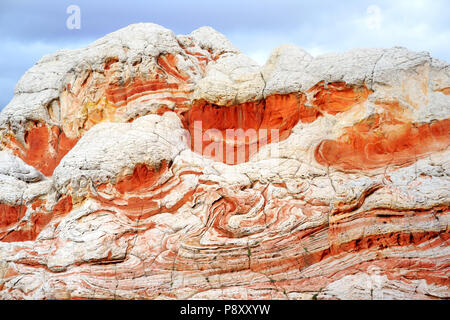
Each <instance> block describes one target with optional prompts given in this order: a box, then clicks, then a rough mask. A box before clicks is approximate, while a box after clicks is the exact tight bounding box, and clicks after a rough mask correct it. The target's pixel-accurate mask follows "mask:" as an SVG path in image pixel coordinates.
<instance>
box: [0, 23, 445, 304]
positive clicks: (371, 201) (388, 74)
mask: <svg viewBox="0 0 450 320" xmlns="http://www.w3.org/2000/svg"><path fill="white" fill-rule="evenodd" d="M449 90H450V65H449V64H448V63H447V62H444V61H440V60H437V59H434V58H432V57H430V56H429V54H428V53H426V52H411V51H408V50H407V49H405V48H401V47H395V48H392V49H358V50H351V51H348V52H345V53H339V54H326V55H321V56H318V57H315V58H314V57H312V56H311V55H309V54H308V53H307V52H305V51H304V50H302V49H300V48H298V47H296V46H293V45H283V46H281V47H279V48H277V49H275V50H274V51H273V53H272V55H271V56H270V58H269V59H268V61H267V63H266V64H265V65H264V66H262V67H260V66H258V65H257V64H256V63H255V62H254V61H252V60H251V59H250V58H249V57H247V56H245V55H244V54H243V53H241V52H240V51H239V50H238V49H237V48H236V47H234V46H233V45H232V44H231V43H230V42H229V41H228V40H227V39H226V38H225V37H224V36H223V35H222V34H220V33H218V32H216V31H215V30H213V29H211V28H209V27H203V28H200V29H198V30H195V31H194V32H192V33H191V34H189V35H178V36H177V35H175V34H174V33H173V32H171V31H170V30H167V29H165V28H163V27H161V26H158V25H154V24H148V23H145V24H137V25H131V26H129V27H127V28H124V29H121V30H119V31H117V32H114V33H112V34H109V35H107V36H105V37H104V38H102V39H100V40H98V41H96V42H94V43H93V44H91V45H90V46H88V47H87V48H85V49H80V50H71V51H69V50H63V51H58V52H56V53H54V54H51V55H49V56H45V57H44V58H42V59H41V60H40V61H39V62H38V63H37V64H36V65H35V66H34V67H32V68H31V69H30V70H29V71H28V72H27V73H26V74H25V75H24V76H23V77H22V79H21V80H20V81H19V83H18V84H17V86H16V89H15V96H14V98H13V99H12V101H11V102H10V103H9V104H8V105H7V106H6V107H5V109H4V110H3V111H2V113H1V114H0V143H1V144H0V148H1V151H0V298H2V299H448V298H449V297H450V290H449V287H450V281H449V274H450V249H449V248H450V246H449V241H450V236H449V235H450V233H449V217H450V215H449V202H450V179H449V176H450V153H449V152H450V151H449V145H450V118H449V116H450V96H449V93H450V91H449ZM196 123H200V124H201V126H200V127H196ZM230 129H241V130H242V131H244V132H248V131H251V130H253V131H252V132H254V133H255V134H253V135H248V136H244V137H241V136H232V137H231V138H230V137H229V136H227V130H230ZM196 136H198V137H200V142H198V140H196V139H195V137H196ZM189 139H190V140H189ZM239 154H241V155H242V157H239V156H238V155H239Z"/></svg>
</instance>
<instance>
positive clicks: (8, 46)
mask: <svg viewBox="0 0 450 320" xmlns="http://www.w3.org/2000/svg"><path fill="white" fill-rule="evenodd" d="M70 5H78V6H79V8H80V10H81V28H80V29H72V30H71V29H68V28H67V26H66V21H67V19H68V18H69V16H70V14H68V13H67V8H68V7H69V6H70ZM137 22H153V23H157V24H160V25H163V26H165V27H167V28H169V29H171V30H173V31H174V32H175V33H176V34H188V33H190V32H191V31H192V30H194V29H196V28H198V27H201V26H204V25H209V26H211V27H213V28H215V29H216V30H218V31H220V32H222V33H223V34H225V35H226V36H227V37H228V38H229V39H230V40H231V41H232V42H233V43H234V44H235V45H236V46H237V47H239V48H240V49H241V50H242V51H243V52H244V53H246V54H248V55H249V56H251V57H252V58H253V59H255V60H256V61H257V62H259V63H260V64H263V63H264V62H265V60H266V59H267V57H268V56H269V54H270V52H271V51H272V50H273V49H274V48H275V47H277V46H279V45H281V44H283V43H293V44H296V45H298V46H300V47H302V48H304V49H306V50H307V51H309V52H310V53H311V54H312V55H318V54H321V53H326V52H342V51H345V50H348V49H351V48H356V47H359V48H361V47H382V48H388V47H393V46H404V47H407V48H409V49H411V50H416V51H429V52H430V53H431V55H432V56H433V57H436V58H440V59H443V60H446V61H450V1H448V0H362V1H361V0H344V1H336V0H321V1H312V0H310V1H306V0H304V1H303V0H271V1H269V0H226V1H217V0H214V1H213V0H208V1H203V0H189V1H186V0H171V1H163V0H158V1H155V0H127V1H123V0H107V1H97V0H96V1H94V0H79V1H77V0H57V1H55V0H0V41H1V44H2V45H1V46H0V109H2V108H3V107H4V106H5V105H6V104H8V102H9V101H10V100H11V98H12V95H13V90H14V86H15V84H16V82H17V81H18V80H19V79H20V77H21V76H22V75H23V74H24V73H25V71H26V70H27V69H29V68H30V67H31V66H32V65H33V64H34V63H36V62H37V61H38V60H39V59H40V58H41V57H42V56H43V55H45V54H48V53H51V52H53V51H56V50H58V49H63V48H69V49H70V48H81V47H84V46H86V45H87V44H89V43H90V42H92V41H94V40H95V39H98V38H100V37H102V36H104V35H105V34H107V33H110V32H113V31H115V30H117V29H120V28H122V27H125V26H127V25H129V24H132V23H137Z"/></svg>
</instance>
